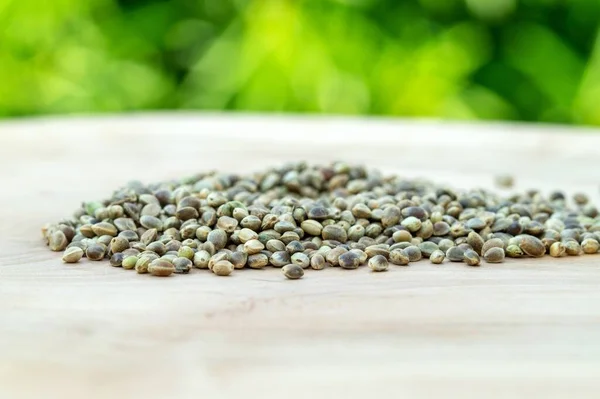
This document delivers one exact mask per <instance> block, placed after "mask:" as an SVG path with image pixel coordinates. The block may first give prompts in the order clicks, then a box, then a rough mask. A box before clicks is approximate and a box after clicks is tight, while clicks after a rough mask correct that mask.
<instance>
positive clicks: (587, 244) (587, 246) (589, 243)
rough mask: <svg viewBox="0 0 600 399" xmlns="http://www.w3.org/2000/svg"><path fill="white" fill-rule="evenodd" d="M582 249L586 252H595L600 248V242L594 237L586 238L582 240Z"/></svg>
mask: <svg viewBox="0 0 600 399" xmlns="http://www.w3.org/2000/svg"><path fill="white" fill-rule="evenodd" d="M581 249H582V250H583V252H584V253H586V254H595V253H597V252H598V249H600V244H598V241H596V240H594V239H593V238H586V239H585V240H583V241H582V242H581Z"/></svg>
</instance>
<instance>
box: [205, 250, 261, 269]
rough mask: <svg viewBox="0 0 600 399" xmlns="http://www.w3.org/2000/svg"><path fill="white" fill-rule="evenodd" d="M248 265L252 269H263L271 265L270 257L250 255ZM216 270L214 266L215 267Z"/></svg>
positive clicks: (257, 254) (259, 254)
mask: <svg viewBox="0 0 600 399" xmlns="http://www.w3.org/2000/svg"><path fill="white" fill-rule="evenodd" d="M246 264H247V265H248V267H250V268H251V269H262V268H263V267H265V266H267V265H268V264H269V257H268V256H267V255H265V254H261V253H255V254H253V255H248V260H247V261H246ZM213 268H214V266H213Z"/></svg>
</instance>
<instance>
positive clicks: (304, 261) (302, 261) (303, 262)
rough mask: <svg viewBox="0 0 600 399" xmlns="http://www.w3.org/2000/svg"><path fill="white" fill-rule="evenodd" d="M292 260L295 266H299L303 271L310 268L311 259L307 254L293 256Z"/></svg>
mask: <svg viewBox="0 0 600 399" xmlns="http://www.w3.org/2000/svg"><path fill="white" fill-rule="evenodd" d="M290 259H291V261H292V263H293V264H295V265H298V266H300V267H301V268H303V269H306V268H307V267H308V266H310V259H309V258H308V256H307V255H306V254H303V253H301V252H297V253H295V254H293V255H292V256H291V258H290Z"/></svg>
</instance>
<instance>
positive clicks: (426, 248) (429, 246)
mask: <svg viewBox="0 0 600 399" xmlns="http://www.w3.org/2000/svg"><path fill="white" fill-rule="evenodd" d="M418 247H419V249H420V250H421V254H422V255H423V257H427V258H429V257H430V256H431V254H432V253H434V252H435V251H437V250H438V246H437V244H436V243H434V242H431V241H424V242H422V243H420V244H419V245H418Z"/></svg>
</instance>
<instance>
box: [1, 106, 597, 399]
mask: <svg viewBox="0 0 600 399" xmlns="http://www.w3.org/2000/svg"><path fill="white" fill-rule="evenodd" d="M599 155H600V135H598V132H597V131H593V130H582V129H580V130H571V129H566V128H559V127H551V126H542V125H540V126H521V125H506V124H496V125H483V124H481V125H479V124H457V123H454V124H453V123H450V124H449V123H436V122H424V121H413V122H406V121H393V120H384V119H381V120H363V119H343V118H301V117H271V118H263V117H259V116H248V115H239V116H230V115H227V116H220V115H193V114H185V113H183V114H152V115H130V116H123V117H96V118H84V117H78V118H66V119H38V120H22V121H11V122H4V123H2V124H0V183H1V185H0V187H2V189H1V195H0V243H1V244H0V247H1V248H2V251H0V397H2V398H39V397H44V398H70V397H86V398H104V397H124V398H130V397H146V398H155V397H156V398H163V397H181V398H198V397H200V396H201V395H202V396H203V397H207V398H221V397H223V398H225V397H226V398H240V397H261V398H275V397H288V398H304V397H306V398H332V397H342V396H344V397H346V398H358V397H370V396H373V395H377V396H378V397H422V398H429V397H436V396H437V397H461V398H464V397H477V398H481V397H486V398H505V397H506V398H508V397H510V398H514V397H544V398H564V397H577V398H583V397H589V398H592V397H598V392H599V390H600V378H599V377H600V264H599V260H600V257H599V256H582V257H570V258H564V259H546V258H545V259H543V260H517V261H514V260H509V261H507V262H506V263H504V264H501V265H487V264H484V265H483V266H482V267H481V268H469V267H466V266H464V265H456V264H444V265H442V266H434V265H431V264H430V263H429V262H419V263H416V264H412V265H411V266H409V267H393V268H392V270H391V271H389V272H387V273H381V274H374V273H370V272H369V271H368V270H367V269H366V268H362V269H359V270H357V271H344V270H338V269H330V270H323V271H318V272H317V271H308V272H307V274H306V276H305V278H304V279H302V280H300V281H286V280H284V279H283V278H282V276H281V274H280V271H279V270H277V269H269V270H261V271H254V270H252V271H245V270H244V271H241V272H236V273H235V275H233V276H231V277H230V278H219V277H216V276H213V275H211V274H210V273H207V272H202V271H200V270H194V271H193V273H192V274H191V275H189V276H175V277H172V278H167V279H157V278H152V277H149V276H139V275H136V274H135V273H131V272H127V271H124V270H121V269H117V268H111V267H110V266H108V265H107V264H106V263H92V262H82V263H81V264H78V265H76V266H65V265H63V264H62V263H61V262H60V255H59V254H55V253H51V252H50V251H48V250H47V248H46V247H45V246H44V245H43V243H42V241H41V238H40V232H39V228H40V226H41V225H42V224H43V223H45V222H47V221H54V220H58V219H60V218H61V217H63V216H65V215H68V214H70V213H71V212H72V210H73V209H74V208H75V207H76V206H77V205H78V204H79V202H80V201H82V200H85V199H95V198H101V197H104V196H106V195H107V194H109V193H110V192H111V190H113V189H114V188H116V187H117V186H119V185H120V184H123V183H125V182H127V181H128V180H131V179H140V180H142V181H151V180H161V179H168V178H170V177H177V176H180V175H185V174H192V173H194V172H195V171H200V170H205V169H207V168H210V169H222V170H228V171H235V172H247V171H250V170H258V169H261V168H263V167H265V166H268V165H274V164H278V163H280V162H284V161H288V160H299V159H306V160H308V161H310V162H328V161H330V160H333V159H344V160H347V161H351V162H361V163H365V164H367V165H368V166H370V167H377V168H381V169H383V170H384V171H386V172H396V173H401V174H404V175H406V176H409V177H417V176H420V177H425V178H429V179H431V180H434V181H438V182H448V183H450V184H451V185H453V186H455V187H461V188H467V187H479V186H483V187H487V188H491V187H492V182H493V176H494V175H495V174H497V173H501V172H508V173H513V174H515V176H516V180H517V187H516V188H517V189H525V188H529V187H539V188H541V189H542V190H544V191H547V190H550V189H552V188H557V187H561V188H564V189H565V190H567V191H568V192H571V193H572V192H574V191H582V192H586V193H588V194H589V195H591V196H592V197H593V199H594V201H595V202H596V203H600V201H599V200H600V198H598V189H599V186H600V185H599V183H600V168H598V167H597V164H598V163H597V160H598V156H599Z"/></svg>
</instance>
